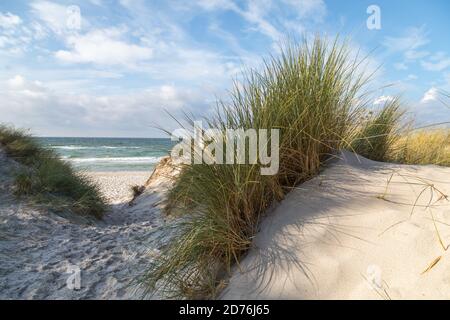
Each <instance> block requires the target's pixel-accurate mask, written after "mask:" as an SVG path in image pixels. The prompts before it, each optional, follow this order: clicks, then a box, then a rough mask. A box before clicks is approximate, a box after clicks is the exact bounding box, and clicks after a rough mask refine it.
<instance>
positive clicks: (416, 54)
mask: <svg viewBox="0 0 450 320" xmlns="http://www.w3.org/2000/svg"><path fill="white" fill-rule="evenodd" d="M429 54H430V53H429V52H428V51H420V50H408V51H406V52H405V58H406V59H408V60H417V59H422V58H425V57H426V56H428V55H429Z"/></svg>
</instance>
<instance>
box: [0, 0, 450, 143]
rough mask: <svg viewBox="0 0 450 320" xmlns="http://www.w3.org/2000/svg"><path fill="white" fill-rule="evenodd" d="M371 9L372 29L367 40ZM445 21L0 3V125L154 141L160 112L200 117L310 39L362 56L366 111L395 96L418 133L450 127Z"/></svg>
mask: <svg viewBox="0 0 450 320" xmlns="http://www.w3.org/2000/svg"><path fill="white" fill-rule="evenodd" d="M370 5H376V6H378V7H379V8H380V13H381V20H380V21H381V28H380V29H372V30H370V29H369V28H367V23H366V21H367V19H368V18H369V16H370V14H368V13H367V8H368V7H369V6H370ZM77 10H79V12H80V17H81V18H80V19H77V17H78V15H77V12H78V11H77ZM449 12H450V2H449V1H447V0H433V1H419V0H389V1H381V0H372V1H364V0H329V1H327V0H279V1H275V0H272V1H270V0H261V1H257V0H254V1H225V0H210V1H206V0H193V1H173V0H168V1H167V0H166V1H143V0H117V1H113V0H83V1H76V0H71V1H42V0H35V1H2V2H1V3H0V82H1V85H0V122H9V123H13V124H15V125H17V126H21V127H26V128H30V129H31V130H32V131H33V132H34V133H36V134H38V135H45V136H129V137H149V136H161V135H162V133H161V132H160V131H158V130H157V129H155V128H154V127H153V126H154V125H155V124H157V125H161V126H163V127H166V128H169V129H171V128H174V127H175V124H174V123H173V121H171V120H170V118H169V117H168V116H167V115H166V114H165V112H164V110H168V111H169V112H171V113H174V114H177V113H178V112H179V111H180V110H188V111H192V112H193V113H194V114H197V115H205V114H207V113H208V112H210V111H211V109H212V108H214V106H215V100H216V98H217V97H219V98H221V97H226V92H227V90H228V89H230V87H231V80H232V79H233V77H238V75H239V72H240V70H241V69H242V67H244V66H247V67H256V68H257V67H258V66H259V65H260V64H261V59H262V58H263V57H267V56H268V55H270V54H277V52H278V51H277V48H278V44H279V43H280V41H282V40H284V39H285V38H286V36H288V35H289V36H290V37H300V36H302V35H306V36H308V35H312V34H315V33H321V34H322V35H326V36H329V37H334V36H336V34H340V35H341V36H344V37H349V38H350V39H351V44H350V47H351V50H352V51H354V52H357V51H358V50H359V51H360V52H361V54H362V55H365V54H368V53H370V56H369V58H368V60H367V69H368V70H369V71H370V70H375V69H377V67H379V69H378V72H377V74H376V76H375V77H374V80H373V83H372V86H373V88H374V89H375V90H374V93H373V102H374V105H375V107H376V106H377V105H379V104H381V103H382V102H383V101H386V100H389V99H390V98H391V96H393V95H396V94H401V95H402V98H403V100H404V102H405V104H406V105H407V106H408V110H409V114H410V115H411V116H415V117H416V119H417V122H418V123H419V124H423V123H429V122H442V121H450V109H448V108H447V107H445V106H444V105H443V104H442V103H441V101H440V100H441V99H440V96H439V92H440V91H441V90H446V91H450V42H449V41H448V33H449V32H450V19H448V13H449ZM78 20H79V21H78ZM78 22H79V23H78Z"/></svg>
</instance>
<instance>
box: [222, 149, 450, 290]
mask: <svg viewBox="0 0 450 320" xmlns="http://www.w3.org/2000/svg"><path fill="white" fill-rule="evenodd" d="M391 176H392V180H391V183H390V186H389V188H388V190H387V192H386V194H385V196H384V199H382V197H381V198H380V195H383V194H384V192H385V188H386V184H387V180H388V179H389V178H390V177H391ZM428 184H430V185H428ZM431 185H433V186H434V187H435V188H437V189H439V190H440V191H442V192H443V193H444V194H446V195H450V168H443V167H437V166H404V165H393V164H383V163H377V162H373V161H369V160H367V159H364V158H360V159H359V160H358V159H357V158H356V157H355V156H354V155H353V154H350V153H344V154H343V159H342V160H340V161H339V162H338V163H336V164H334V165H331V166H330V167H329V168H328V169H326V170H325V171H324V172H323V173H322V174H321V175H319V176H318V177H316V178H314V179H312V180H310V181H308V182H307V183H305V184H303V185H301V186H299V188H298V189H296V190H294V191H293V192H291V193H290V194H289V195H288V196H287V197H286V199H285V200H284V201H283V202H282V203H281V204H279V206H276V208H275V209H274V210H272V212H270V213H268V215H267V216H266V217H265V218H264V220H263V222H262V224H261V228H260V232H259V233H258V234H257V236H256V238H255V239H254V248H253V249H252V250H250V252H249V253H248V255H247V256H246V257H245V258H244V259H243V261H242V262H241V263H240V268H236V270H235V271H234V274H233V276H232V277H231V279H230V284H229V286H228V287H227V288H226V289H225V291H224V292H223V295H222V298H224V299H449V298H450V250H449V251H447V250H446V249H447V246H448V245H449V244H450V202H449V201H447V200H445V199H444V197H443V195H442V194H440V193H439V191H437V190H436V189H433V188H432V187H431ZM422 191H423V192H422ZM421 192H422V193H421ZM419 195H420V199H419V201H418V202H417V203H416V208H415V209H414V211H412V207H413V206H412V205H413V204H414V202H415V201H416V198H417V197H418V196H419ZM426 206H429V207H428V208H426ZM431 214H432V215H431ZM433 218H434V220H435V222H436V228H437V230H438V231H439V232H437V231H436V228H435V224H434V223H433ZM438 234H439V235H440V238H441V239H442V244H441V243H440V240H439V236H438ZM430 267H431V269H429V268H430ZM427 269H429V270H427Z"/></svg>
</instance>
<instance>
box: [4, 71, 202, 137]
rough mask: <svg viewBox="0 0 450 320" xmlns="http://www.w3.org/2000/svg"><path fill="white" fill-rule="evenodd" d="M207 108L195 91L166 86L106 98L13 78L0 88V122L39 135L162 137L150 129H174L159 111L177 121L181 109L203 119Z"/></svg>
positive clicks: (171, 122)
mask: <svg viewBox="0 0 450 320" xmlns="http://www.w3.org/2000/svg"><path fill="white" fill-rule="evenodd" d="M208 104H209V102H208V101H207V100H205V96H204V94H203V93H202V92H201V91H195V90H192V89H190V88H188V87H177V86H174V85H169V84H166V85H162V86H154V87H149V88H146V89H142V90H133V91H132V92H131V91H130V92H123V93H118V94H111V95H101V94H88V93H78V94H75V93H70V92H64V91H55V90H52V89H51V88H49V87H48V86H47V84H43V83H41V82H39V81H31V80H28V79H26V78H24V77H23V76H19V75H17V76H15V77H13V78H11V79H9V80H6V86H5V85H3V86H0V114H2V115H4V116H2V121H4V122H7V123H13V124H14V125H16V126H19V127H25V128H32V129H33V133H35V134H39V135H53V136H55V135H56V136H67V135H69V136H70V135H72V136H74V135H76V136H79V135H84V136H117V135H123V136H130V135H131V136H163V134H162V132H161V131H159V130H157V129H155V128H154V127H153V126H154V125H159V126H162V127H163V128H166V129H170V130H171V129H173V128H175V127H176V126H177V124H176V123H174V121H173V120H171V118H170V117H169V116H166V115H165V113H164V110H169V112H171V113H172V114H175V115H177V112H179V111H180V110H181V108H182V109H183V110H185V111H188V112H189V111H195V109H196V108H202V109H203V111H202V113H203V114H204V113H205V112H206V111H204V110H205V109H208V108H207V107H208ZM155 114H157V115H158V116H156V117H155ZM178 115H179V114H178Z"/></svg>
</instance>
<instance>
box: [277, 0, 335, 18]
mask: <svg viewBox="0 0 450 320" xmlns="http://www.w3.org/2000/svg"><path fill="white" fill-rule="evenodd" d="M284 2H285V3H287V4H289V5H290V6H292V7H293V8H295V10H296V12H297V14H298V17H299V18H300V19H311V20H314V21H318V22H319V21H322V20H323V18H324V17H325V15H326V13H327V7H326V5H325V3H324V1H323V0H284Z"/></svg>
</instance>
